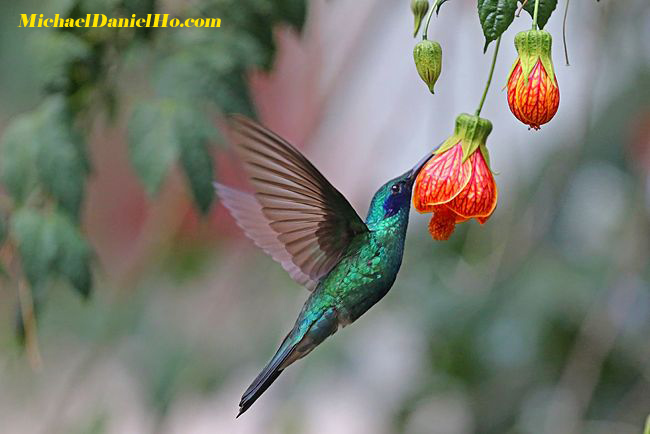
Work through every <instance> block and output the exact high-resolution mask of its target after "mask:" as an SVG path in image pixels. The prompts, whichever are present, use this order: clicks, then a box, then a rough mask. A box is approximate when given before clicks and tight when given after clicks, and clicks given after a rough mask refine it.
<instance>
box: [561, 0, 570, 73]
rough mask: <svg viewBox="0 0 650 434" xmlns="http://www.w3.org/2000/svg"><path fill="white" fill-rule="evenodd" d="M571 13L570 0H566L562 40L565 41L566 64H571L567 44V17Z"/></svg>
mask: <svg viewBox="0 0 650 434" xmlns="http://www.w3.org/2000/svg"><path fill="white" fill-rule="evenodd" d="M567 15H569V0H566V6H565V7H564V19H563V20H562V42H563V43H564V58H565V59H566V66H571V65H569V50H568V49H567V46H566V17H567Z"/></svg>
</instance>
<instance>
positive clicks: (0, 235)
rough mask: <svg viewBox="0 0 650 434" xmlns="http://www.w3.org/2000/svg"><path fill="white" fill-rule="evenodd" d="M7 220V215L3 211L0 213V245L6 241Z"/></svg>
mask: <svg viewBox="0 0 650 434" xmlns="http://www.w3.org/2000/svg"><path fill="white" fill-rule="evenodd" d="M7 220H8V218H7V214H6V213H5V212H4V211H0V245H2V244H3V243H4V242H5V240H6V239H7V229H8V228H7Z"/></svg>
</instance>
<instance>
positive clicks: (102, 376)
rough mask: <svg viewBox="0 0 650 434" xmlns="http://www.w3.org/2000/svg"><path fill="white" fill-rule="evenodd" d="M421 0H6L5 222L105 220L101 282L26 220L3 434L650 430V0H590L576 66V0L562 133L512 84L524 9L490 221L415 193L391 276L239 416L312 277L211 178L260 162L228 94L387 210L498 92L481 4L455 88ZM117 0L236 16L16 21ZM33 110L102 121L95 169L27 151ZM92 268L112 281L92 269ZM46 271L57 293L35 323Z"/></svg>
mask: <svg viewBox="0 0 650 434" xmlns="http://www.w3.org/2000/svg"><path fill="white" fill-rule="evenodd" d="M408 3H409V2H408V1H407V0H400V1H390V2H389V1H380V0H355V1H347V0H330V1H326V0H315V1H310V2H307V3H306V4H305V3H303V2H302V1H292V0H284V1H269V0H246V1H235V0H230V1H228V0H204V1H199V0H197V1H190V0H142V1H136V0H80V1H77V0H56V1H47V2H46V1H37V0H28V1H25V2H2V3H1V4H0V22H1V24H0V59H1V61H0V134H2V135H3V137H4V139H3V143H4V145H3V148H2V151H0V160H2V159H4V160H5V161H4V162H1V161H0V169H2V170H3V171H4V174H3V175H2V176H3V177H4V178H3V182H4V186H5V187H4V188H3V193H2V199H1V200H0V205H1V206H0V208H1V209H2V212H3V219H4V220H3V221H5V222H6V219H7V218H9V219H12V218H15V215H16V213H17V212H18V211H17V210H18V208H19V207H32V209H34V210H36V211H35V212H37V213H49V212H53V211H51V207H52V206H53V205H52V204H53V203H54V204H55V205H54V206H56V207H63V208H65V209H67V210H69V209H72V214H71V215H73V217H70V218H69V219H68V217H65V219H66V220H65V221H68V220H69V222H70V225H72V227H74V228H76V229H75V230H78V233H79V234H80V236H81V237H82V239H83V240H87V243H88V246H89V249H91V250H89V251H92V253H88V258H89V261H90V262H89V264H90V267H91V269H92V276H93V277H92V282H93V284H92V294H91V295H90V297H88V299H87V300H84V298H83V297H79V296H78V294H76V293H75V291H71V290H70V285H68V284H67V283H66V282H65V281H62V279H57V278H52V279H49V280H47V284H42V285H41V284H40V283H39V285H34V284H33V283H34V281H36V280H38V279H36V278H35V277H33V276H34V275H35V274H34V273H36V272H35V271H33V269H31V268H27V269H26V267H25V265H26V264H27V261H28V259H29V258H27V257H26V256H25V255H26V252H25V250H20V253H21V254H22V261H23V266H22V268H21V267H20V266H17V265H16V264H15V261H14V260H13V258H15V255H16V252H17V250H16V247H15V246H13V245H12V239H11V234H10V238H9V241H7V242H6V243H5V245H4V246H3V248H2V251H1V256H2V260H3V263H4V265H5V266H6V267H7V269H8V272H7V274H8V276H5V277H4V278H3V280H2V281H1V285H2V289H1V290H0V309H1V310H0V346H1V351H0V432H2V433H270V434H272V433H287V434H292V433H314V434H316V433H328V432H338V433H350V434H363V433H372V434H383V433H386V434H390V433H409V434H419V433H436V434H463V433H486V434H487V433H553V434H558V433H562V434H563V433H617V434H627V433H631V434H632V433H635V434H636V433H640V432H641V431H642V426H643V423H644V421H645V418H646V417H647V415H648V413H650V339H649V336H650V7H649V5H648V2H647V0H619V1H611V0H609V1H608V0H603V1H600V2H596V1H579V2H578V1H574V2H572V3H571V8H570V10H569V15H568V26H567V43H568V49H569V55H570V63H571V66H567V65H565V61H564V53H563V50H562V38H561V34H562V13H563V7H564V2H563V1H561V2H560V4H559V5H558V9H557V10H556V11H555V13H554V14H553V16H552V17H551V19H550V21H549V23H548V26H547V29H548V30H549V31H550V32H551V33H552V34H553V35H554V40H555V44H554V48H553V49H554V52H553V55H554V61H555V66H556V73H557V76H558V81H559V85H560V91H561V104H560V109H559V112H558V114H557V115H556V116H555V118H554V119H553V120H552V121H551V122H550V123H549V124H547V125H544V126H543V127H542V129H541V130H540V131H529V130H528V129H527V127H526V126H524V125H523V124H521V123H519V122H518V121H517V120H516V119H515V118H514V116H512V114H511V113H510V111H509V109H508V106H507V101H506V95H505V92H504V91H503V90H502V87H503V85H504V84H505V82H506V78H507V74H508V71H509V69H510V67H511V65H512V62H513V61H514V59H515V56H516V52H515V50H514V45H513V43H512V41H513V37H514V35H515V33H516V32H518V31H520V30H524V29H527V28H529V27H530V17H529V16H528V15H527V14H526V13H525V12H524V13H522V14H521V16H520V17H519V18H516V19H515V21H514V23H513V25H512V26H511V27H510V29H509V30H508V31H507V32H506V33H505V34H504V36H503V43H502V45H501V52H500V56H499V59H498V61H497V65H496V70H495V79H494V83H493V85H492V88H491V90H490V92H489V94H488V97H487V102H486V105H485V107H484V108H483V112H482V116H484V117H487V118H489V119H490V120H491V121H492V123H493V124H494V130H493V132H492V134H491V136H490V138H489V140H488V147H489V150H490V153H491V161H492V169H493V170H494V171H496V172H497V173H498V175H497V176H496V181H497V184H498V187H499V205H498V207H497V209H496V212H495V213H494V215H493V216H492V218H491V219H490V221H489V222H488V223H487V224H485V225H484V226H480V225H478V224H477V223H476V222H471V223H466V224H463V225H460V226H459V227H458V228H457V231H456V233H455V234H454V235H453V236H452V238H451V240H449V241H448V242H433V241H432V240H431V238H430V236H429V234H428V232H427V228H426V225H427V222H428V219H429V216H426V215H424V216H423V215H419V214H417V213H412V217H411V223H410V228H409V233H408V238H407V246H406V252H405V258H404V263H403V266H402V269H401V272H400V274H399V276H398V280H397V282H396V283H395V286H394V287H393V289H392V291H391V292H390V293H389V294H388V295H387V296H386V297H385V298H384V299H383V300H382V301H381V302H380V303H379V304H377V305H376V306H375V307H374V308H373V309H371V310H370V311H369V312H368V313H367V314H366V315H365V316H364V317H363V318H361V319H360V320H359V321H358V322H356V323H355V324H354V326H351V327H347V328H345V329H344V330H341V331H339V332H338V333H337V334H336V336H335V337H333V338H332V339H330V340H328V341H326V342H325V343H324V344H323V345H322V346H320V347H319V348H318V349H317V350H316V351H314V352H313V353H312V354H311V355H310V356H309V357H308V358H306V359H305V360H303V361H301V362H299V363H297V364H296V365H294V366H293V367H292V368H291V369H289V370H287V371H286V372H285V373H284V375H282V376H281V377H280V379H279V380H278V381H277V382H276V383H275V384H274V385H273V387H271V388H270V389H269V391H268V392H267V393H266V394H265V395H264V396H263V397H262V398H261V399H260V400H259V401H258V402H257V403H256V404H255V405H254V406H253V408H252V409H251V410H250V411H249V412H248V413H246V414H245V415H244V416H243V417H241V418H239V419H237V420H235V419H234V416H235V414H236V412H237V403H238V402H239V398H240V396H241V393H242V392H243V390H244V389H245V388H246V387H247V386H248V385H249V383H250V381H251V380H252V379H253V378H254V376H255V375H257V373H258V371H259V370H260V369H261V368H262V367H263V366H264V364H265V363H266V362H267V360H268V358H269V357H270V356H271V355H272V353H273V351H275V349H276V347H277V345H278V344H279V342H280V340H281V339H282V337H283V336H284V335H285V333H286V332H287V330H289V328H290V327H291V325H292V324H293V322H294V320H295V317H296V315H297V313H298V311H299V309H300V306H301V305H302V303H303V302H304V300H305V299H306V297H307V295H308V293H307V291H305V290H304V289H302V288H300V287H298V285H296V284H295V283H294V282H293V281H292V280H291V279H290V278H289V276H288V275H286V273H285V272H284V271H283V270H282V268H281V267H280V266H279V265H278V264H276V263H274V262H273V261H272V260H271V259H270V258H269V257H267V256H266V255H265V254H264V253H263V252H261V251H260V250H258V249H257V248H255V247H254V246H253V244H252V243H251V242H250V241H248V240H247V239H245V238H244V237H243V236H242V234H241V232H240V230H239V229H238V228H237V227H236V226H235V225H234V222H233V220H232V219H231V217H230V216H229V215H228V214H227V213H226V212H225V211H224V209H223V207H222V206H220V204H219V203H218V199H217V198H214V197H213V195H212V192H211V190H210V188H209V180H210V179H211V178H212V177H215V178H217V179H219V180H220V181H222V182H225V183H228V184H232V185H236V186H239V187H242V188H245V186H246V183H245V180H244V179H243V177H242V173H241V171H240V168H239V166H238V165H237V162H236V160H235V159H234V157H233V156H232V154H231V153H230V151H229V150H228V145H227V141H226V140H224V139H223V136H222V134H220V126H222V125H223V115H222V113H224V112H232V111H237V112H244V113H248V114H251V115H253V114H255V115H256V116H257V118H258V119H260V121H261V122H262V123H263V124H265V125H267V126H268V127H270V128H271V129H273V130H275V131H276V132H278V133H280V134H281V135H283V136H284V137H286V138H287V139H289V140H290V141H291V142H293V143H295V144H296V145H297V146H298V147H299V148H301V149H302V150H303V152H304V153H305V154H306V155H307V156H308V157H309V158H310V159H311V160H312V161H313V162H314V163H315V165H316V166H317V167H318V168H319V169H320V170H321V171H322V172H323V173H324V174H325V176H326V177H327V178H328V179H330V181H331V182H332V183H333V184H334V185H335V186H336V187H337V188H338V189H340V190H341V191H342V192H343V194H344V195H345V196H346V197H348V198H349V199H350V201H351V203H352V204H353V205H354V206H355V208H356V209H357V210H358V211H359V213H360V214H365V210H366V209H367V206H368V203H369V199H370V197H371V195H372V193H373V192H374V191H375V189H376V188H377V187H378V186H379V185H380V184H382V183H383V182H384V181H385V180H387V179H389V178H391V177H393V176H396V175H398V174H400V173H402V172H403V171H404V170H406V169H407V168H408V167H411V166H412V165H413V164H414V163H415V162H416V161H417V160H418V159H419V158H420V157H421V156H422V155H424V154H425V153H426V152H427V151H429V150H430V149H432V148H433V147H434V146H436V145H437V144H438V143H440V142H442V141H443V140H444V139H445V138H446V137H447V136H449V135H450V134H451V133H452V132H453V120H454V118H455V117H456V115H457V114H459V113H461V112H473V111H474V109H475V107H476V105H477V104H478V101H479V99H480V96H481V93H482V90H483V86H484V83H485V80H486V77H487V74H488V69H489V64H490V60H491V54H492V50H493V47H494V44H492V45H491V47H490V48H489V49H488V52H487V54H485V55H484V54H483V44H484V39H483V35H482V32H481V28H480V25H479V22H478V18H477V13H476V1H475V0H454V1H450V2H447V3H445V4H444V5H443V7H442V8H441V10H440V15H439V16H437V17H436V16H434V17H433V20H432V23H431V27H430V30H429V34H430V37H431V39H436V40H438V41H439V42H440V43H441V45H442V47H443V56H444V58H443V70H442V75H441V77H440V80H439V81H438V84H437V86H436V94H435V96H432V95H431V94H429V92H428V90H427V89H426V86H425V85H424V83H422V82H421V81H420V79H419V77H418V76H417V73H416V71H415V67H414V65H413V58H412V48H413V45H414V43H415V42H414V40H413V38H412V25H413V23H412V16H411V12H410V10H409V7H408ZM93 12H100V13H105V14H107V15H108V16H109V17H117V16H127V17H129V16H130V15H131V14H132V13H137V14H138V15H144V14H146V13H169V14H171V15H173V16H178V17H200V16H205V17H219V18H221V19H222V27H221V28H220V29H187V28H186V29H181V28H164V29H162V28H159V29H117V30H116V29H106V28H103V29H90V30H88V29H72V30H61V29H58V30H57V29H36V28H34V29H28V28H18V27H17V23H18V21H19V15H20V14H21V13H39V14H40V13H43V14H44V15H46V16H52V15H53V14H55V13H60V14H66V15H67V16H83V14H85V13H93ZM61 107H63V109H62V108H61ZM161 107H162V108H161ZM169 107H171V108H169ZM166 110H167V111H166ZM53 113H54V114H53ZM61 113H64V114H65V116H64V115H61V116H59V115H60V114H61ZM166 113H167V115H168V114H169V113H172V114H173V115H170V116H171V117H165V116H167V115H166ZM177 114H179V115H178V116H176V115H177ZM180 114H182V115H180ZM66 116H68V117H66ZM17 119H18V121H17ZM43 119H45V120H43ZM188 119H189V120H188ZM19 121H20V122H22V123H21V124H20V126H18V127H17V126H16V124H17V123H20V122H19ZM30 122H31V123H30ZM37 122H41V124H38V125H39V126H38V128H37V127H36V126H34V125H35V124H36V123H37ZM21 128H23V130H21ZM30 128H32V129H31V130H30ZM24 130H29V131H31V133H30V134H32V136H30V137H32V139H31V140H33V142H34V143H43V145H42V146H45V147H46V148H43V149H50V150H51V149H55V150H60V149H67V148H65V146H68V145H67V143H68V142H70V143H76V144H81V148H76V149H77V150H78V153H77V154H74V153H73V154H74V155H77V156H78V157H79V161H83V162H84V163H83V164H81V163H79V164H77V166H79V167H82V169H83V170H82V169H79V167H77V166H75V165H74V164H72V163H70V164H68V165H67V166H66V165H65V164H62V165H59V166H57V165H56V164H55V162H57V161H68V162H69V161H73V160H70V159H67V160H66V158H68V157H69V156H70V155H73V154H70V153H69V154H66V155H67V157H65V158H64V157H61V159H57V158H58V157H56V154H53V156H52V157H51V158H49V157H48V156H47V155H49V154H47V153H45V154H43V155H46V156H45V157H43V158H41V160H44V161H45V163H43V162H42V161H41V160H39V161H41V163H39V164H41V165H42V166H43V170H40V169H38V167H41V166H38V167H37V169H34V170H32V171H31V172H30V171H27V170H26V169H25V170H23V169H21V168H22V167H23V166H20V164H18V163H15V161H26V160H21V158H23V157H20V155H23V154H20V152H17V151H16V149H28V147H27V148H26V146H27V144H24V143H23V141H21V140H22V139H20V138H21V137H24V135H21V134H22V133H25V131H24ZM16 131H18V132H16ZM21 131H22V133H21ZM19 133H20V134H19ZM25 134H26V133H25ZM62 135H63V136H62ZM16 137H19V139H15V138H16ZM61 137H64V139H65V137H73V139H65V140H64V139H61ZM61 140H63V142H66V143H59V142H57V141H61ZM15 143H18V144H17V145H16V146H13V145H14V144H15ZM30 143H31V142H30ZM187 143H192V144H196V147H195V148H191V149H193V150H194V151H196V152H195V153H194V154H192V152H191V150H190V151H188V150H187V149H189V148H184V147H183V146H186V144H187ZM30 146H31V145H30ZM48 146H49V148H47V147H48ZM29 149H31V148H29ZM79 149H82V150H81V151H79ZM26 152H27V151H26ZM39 152H40V151H39ZM43 152H45V151H43ZM47 152H50V151H47ZM75 152H77V151H75ZM16 155H19V156H18V157H17V156H16ZM39 155H41V154H39ZM208 156H212V157H213V158H214V165H212V164H209V161H210V159H209V158H208ZM81 157H83V158H81ZM24 158H26V159H27V158H28V157H24ZM70 158H72V157H70ZM75 158H76V157H75ZM48 161H51V162H52V165H53V166H51V167H50V166H47V162H48ZM74 161H76V160H74ZM206 162H208V163H207V166H206ZM16 164H18V165H16ZM21 164H22V163H21ZM66 164H67V163H66ZM16 167H17V168H18V169H16ZM25 167H27V166H25ZM45 167H49V169H50V171H49V172H47V171H45V169H44V168H45ZM52 167H54V169H52ZM66 167H69V168H75V167H76V169H74V170H72V169H70V170H71V171H70V172H69V171H68V170H67V169H65V168H66ZM12 168H13V169H15V170H14V171H13V172H11V169H12ZM57 168H59V169H58V170H57ZM30 170H31V169H30ZM10 172H11V173H12V174H11V175H8V173H10ZM32 172H33V173H32ZM44 174H45V175H44ZM44 176H45V179H44ZM32 178H33V179H32ZM38 179H40V181H38ZM206 179H207V181H208V184H207V185H208V188H207V189H206V188H205V184H206ZM59 181H61V182H59ZM188 181H189V182H188ZM32 182H33V185H35V186H36V185H40V184H38V183H39V182H40V183H41V184H42V185H43V186H44V187H42V188H43V189H44V190H45V191H48V192H50V193H51V194H50V195H49V196H48V195H45V196H41V195H39V193H38V191H39V190H38V187H34V189H35V190H34V191H37V193H34V194H32V193H29V194H28V197H27V199H25V200H24V201H22V202H21V201H20V200H17V199H16V198H17V197H18V198H20V197H22V196H21V194H22V193H20V191H22V190H21V188H23V187H24V186H26V185H32ZM50 184H52V185H53V186H54V187H52V185H50ZM63 184H65V185H63ZM57 185H59V186H60V185H63V186H62V187H61V188H59V187H56V186H57ZM75 186H80V187H79V188H77V187H75ZM57 188H58V190H57ZM19 190H20V191H19ZM70 191H74V192H76V193H74V194H72V193H70V194H72V196H70V197H72V199H70V200H69V201H68V202H66V201H65V200H63V199H62V198H64V199H65V197H68V196H66V194H68V193H69V192H70ZM66 192H68V193H66ZM34 195H36V199H33V197H34ZM50 196H51V197H50ZM43 197H45V199H43ZM48 197H49V199H48ZM52 198H53V199H52ZM70 201H71V202H70ZM69 203H72V205H70V206H67V205H66V204H69ZM66 206H67V208H66ZM56 209H58V208H56ZM57 212H58V211H57ZM38 215H41V214H38ZM47 215H49V214H47ZM66 215H67V214H66ZM8 224H9V226H11V228H12V230H14V231H18V232H19V228H18V229H16V226H17V225H16V224H15V223H11V222H9V223H8ZM12 225H13V226H12ZM28 232H29V231H28ZM19 235H20V234H19V233H18V235H16V236H17V237H18V238H20V236H19ZM36 250H37V251H36V253H33V255H35V257H36V256H38V254H39V249H36ZM82 250H83V249H82ZM80 257H84V258H85V257H86V256H83V255H81V256H80ZM21 269H22V270H23V271H21ZM81 269H82V270H83V267H82V268H81ZM22 273H24V274H25V276H26V277H21V275H22ZM30 273H31V274H30ZM62 273H63V272H62ZM81 275H82V277H83V273H81ZM70 280H71V281H72V282H73V286H74V287H75V288H77V290H78V292H79V291H80V292H82V293H83V292H84V291H85V290H89V284H88V283H87V281H85V280H83V278H82V279H81V281H80V280H79V279H77V280H74V279H73V278H72V277H71V278H70ZM25 281H26V282H27V283H31V284H32V285H27V284H26V283H25ZM21 282H22V283H21ZM39 282H40V281H39ZM74 282H77V283H76V284H75V283H74ZM79 282H81V283H79ZM84 282H85V284H84ZM30 287H31V294H30V292H29V288H30ZM26 294H27V297H25V295H26ZM29 295H31V298H32V299H33V304H34V306H35V308H36V312H37V316H36V321H35V324H31V326H32V327H31V328H30V327H28V326H29V325H30V324H26V325H25V327H24V328H23V325H22V323H23V322H24V320H25V318H26V316H25V313H29V309H25V306H27V307H29V306H30V304H29V303H25V300H26V299H27V300H28V301H29V298H30V297H29ZM28 317H29V315H27V318H28ZM25 332H27V337H26V338H25V336H24V335H25ZM17 333H18V335H19V336H18V337H17V336H16V334H17ZM21 334H22V341H23V343H21Z"/></svg>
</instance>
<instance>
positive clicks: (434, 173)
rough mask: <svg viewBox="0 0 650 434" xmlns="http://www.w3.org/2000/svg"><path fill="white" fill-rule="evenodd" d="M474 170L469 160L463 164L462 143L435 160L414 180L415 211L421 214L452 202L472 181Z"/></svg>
mask: <svg viewBox="0 0 650 434" xmlns="http://www.w3.org/2000/svg"><path fill="white" fill-rule="evenodd" d="M471 171H472V166H471V164H470V162H469V159H468V160H467V161H465V162H464V163H463V149H462V147H461V145H460V142H458V143H457V144H456V145H454V146H453V147H451V148H450V149H449V150H447V151H445V152H443V153H441V154H438V155H436V156H435V157H433V158H432V159H431V160H430V161H429V162H428V163H427V165H426V166H425V167H424V168H423V169H422V170H421V171H420V173H419V174H418V177H417V179H416V180H415V189H414V193H413V205H414V206H415V209H417V210H418V211H419V212H432V211H433V207H434V206H436V205H441V204H443V203H447V202H449V201H450V200H452V199H453V198H454V197H456V195H458V193H460V192H461V190H462V189H463V188H465V186H466V185H467V183H468V182H469V179H470V176H471Z"/></svg>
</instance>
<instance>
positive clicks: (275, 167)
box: [215, 116, 368, 290]
mask: <svg viewBox="0 0 650 434" xmlns="http://www.w3.org/2000/svg"><path fill="white" fill-rule="evenodd" d="M231 125H232V127H233V130H234V133H235V135H236V137H235V142H234V143H235V149H236V150H237V153H238V154H239V156H240V157H241V158H242V160H243V161H244V164H245V166H244V167H245V169H246V172H247V174H248V176H249V178H250V180H251V183H252V184H253V187H254V189H255V193H254V195H251V194H247V193H242V192H240V191H237V190H234V189H232V188H229V187H226V186H224V185H221V184H215V187H216V189H217V193H218V195H219V197H220V198H221V199H222V201H223V203H224V205H225V206H226V208H228V210H229V211H230V213H231V214H232V215H233V217H234V218H235V220H237V224H238V225H239V226H240V227H241V228H242V229H243V230H244V232H245V233H246V235H247V236H248V237H249V238H251V239H252V240H253V241H254V242H255V244H257V245H258V246H259V247H260V248H262V249H263V250H264V251H265V252H266V253H268V254H269V255H271V257H273V259H275V260H276V261H278V262H279V263H280V264H281V265H282V267H283V268H284V269H285V270H287V271H288V272H289V274H290V275H291V277H292V278H293V279H294V280H295V281H296V282H298V283H300V284H302V285H304V286H306V287H307V288H308V289H310V290H311V289H313V288H315V287H316V285H317V283H318V281H319V279H320V278H321V277H322V276H324V275H325V274H327V273H328V272H329V271H330V270H331V269H332V267H334V265H336V264H337V263H338V262H339V261H340V260H341V258H342V256H343V255H344V253H345V251H346V249H347V247H348V246H349V244H350V242H351V240H352V239H353V238H354V237H355V236H356V235H359V234H361V233H363V232H365V231H367V230H368V228H367V227H366V225H365V223H364V222H363V220H361V218H360V217H359V215H358V214H357V213H356V211H354V209H353V208H352V206H351V205H350V203H349V202H348V201H347V200H346V199H345V197H344V196H343V195H342V194H341V193H340V192H339V191H338V190H337V189H336V188H334V187H333V186H332V184H330V183H329V181H327V179H325V177H324V176H323V175H322V174H321V173H320V172H319V171H318V169H316V168H315V167H314V165H313V164H311V163H310V162H309V161H308V160H307V159H306V158H305V157H304V156H303V155H302V154H301V153H300V152H299V151H298V150H297V149H295V148H294V147H293V146H291V145H290V144H289V143H288V142H286V141H285V140H283V139H282V138H280V137H279V136H277V135H276V134H274V133H272V132H271V131H269V130H267V129H266V128H264V127H262V126H261V125H259V124H257V123H255V122H253V121H251V120H250V119H247V118H245V117H242V116H235V117H233V118H232V121H231Z"/></svg>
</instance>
